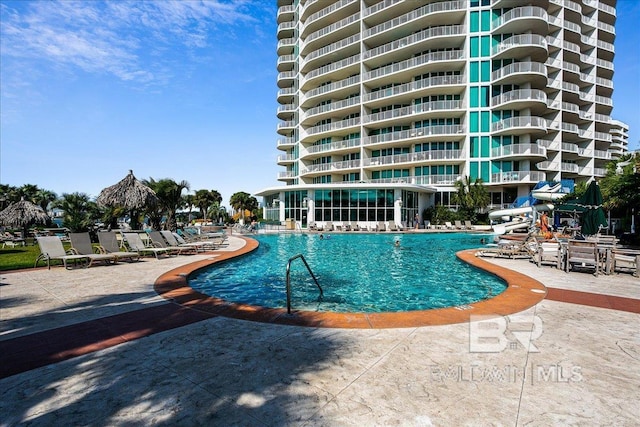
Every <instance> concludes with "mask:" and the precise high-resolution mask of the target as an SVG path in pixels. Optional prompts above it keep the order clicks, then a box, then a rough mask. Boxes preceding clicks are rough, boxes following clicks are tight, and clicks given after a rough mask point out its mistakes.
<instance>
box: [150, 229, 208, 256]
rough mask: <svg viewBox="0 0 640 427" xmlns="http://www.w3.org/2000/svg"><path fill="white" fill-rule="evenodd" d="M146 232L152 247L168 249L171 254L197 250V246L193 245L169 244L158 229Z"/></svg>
mask: <svg viewBox="0 0 640 427" xmlns="http://www.w3.org/2000/svg"><path fill="white" fill-rule="evenodd" d="M147 234H148V235H149V238H150V239H151V243H152V244H153V246H154V247H156V248H164V249H168V250H169V251H170V253H172V254H176V255H181V254H183V253H185V252H193V253H196V252H198V248H196V247H195V246H189V245H187V246H180V245H170V244H169V243H168V242H167V240H165V238H164V237H163V236H162V234H161V233H160V232H159V231H148V232H147Z"/></svg>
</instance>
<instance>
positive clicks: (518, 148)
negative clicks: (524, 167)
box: [491, 144, 547, 161]
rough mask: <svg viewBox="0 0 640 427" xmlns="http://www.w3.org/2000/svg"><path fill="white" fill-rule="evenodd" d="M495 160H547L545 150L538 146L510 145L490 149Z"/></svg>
mask: <svg viewBox="0 0 640 427" xmlns="http://www.w3.org/2000/svg"><path fill="white" fill-rule="evenodd" d="M491 156H492V157H493V158H495V159H509V160H527V159H530V160H531V161H536V160H538V159H546V158H547V149H546V148H545V147H543V146H541V145H538V144H510V145H503V146H501V147H496V148H492V149H491Z"/></svg>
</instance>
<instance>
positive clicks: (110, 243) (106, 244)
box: [98, 231, 140, 262]
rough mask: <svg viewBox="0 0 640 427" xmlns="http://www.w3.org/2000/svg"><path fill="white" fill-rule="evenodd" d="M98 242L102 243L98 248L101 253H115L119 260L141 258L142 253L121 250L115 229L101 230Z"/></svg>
mask: <svg viewBox="0 0 640 427" xmlns="http://www.w3.org/2000/svg"><path fill="white" fill-rule="evenodd" d="M98 243H99V244H100V246H99V247H98V249H99V250H100V252H101V253H103V254H109V255H113V256H115V257H116V259H117V260H120V259H129V261H131V262H133V261H139V260H140V254H139V253H138V252H126V251H122V250H121V247H120V242H119V241H118V236H117V235H116V233H114V232H113V231H99V232H98Z"/></svg>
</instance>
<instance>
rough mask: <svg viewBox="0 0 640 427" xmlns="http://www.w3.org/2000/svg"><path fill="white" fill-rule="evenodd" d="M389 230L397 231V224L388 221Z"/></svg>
mask: <svg viewBox="0 0 640 427" xmlns="http://www.w3.org/2000/svg"><path fill="white" fill-rule="evenodd" d="M389 231H398V225H397V224H396V223H395V222H394V221H389Z"/></svg>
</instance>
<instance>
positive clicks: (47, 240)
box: [33, 236, 89, 270]
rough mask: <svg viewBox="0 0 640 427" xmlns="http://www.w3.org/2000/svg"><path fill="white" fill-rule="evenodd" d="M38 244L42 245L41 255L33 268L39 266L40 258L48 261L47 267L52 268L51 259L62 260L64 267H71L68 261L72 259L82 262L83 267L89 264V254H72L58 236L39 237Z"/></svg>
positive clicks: (74, 261)
mask: <svg viewBox="0 0 640 427" xmlns="http://www.w3.org/2000/svg"><path fill="white" fill-rule="evenodd" d="M37 241H38V246H39V247H40V255H38V258H36V262H35V264H34V265H33V268H36V267H37V266H38V262H39V261H40V260H44V261H46V262H47V268H49V270H50V269H51V261H53V260H60V261H62V264H63V265H64V268H66V269H69V267H68V266H67V262H68V261H72V262H73V263H74V264H76V263H78V262H79V263H80V264H81V266H82V267H87V266H88V265H89V257H88V256H87V255H76V254H70V253H68V252H66V251H65V250H64V246H63V245H62V240H60V238H59V237H57V236H42V237H38V238H37Z"/></svg>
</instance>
